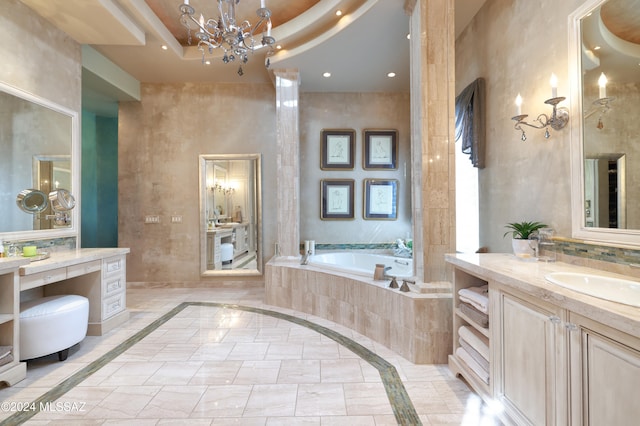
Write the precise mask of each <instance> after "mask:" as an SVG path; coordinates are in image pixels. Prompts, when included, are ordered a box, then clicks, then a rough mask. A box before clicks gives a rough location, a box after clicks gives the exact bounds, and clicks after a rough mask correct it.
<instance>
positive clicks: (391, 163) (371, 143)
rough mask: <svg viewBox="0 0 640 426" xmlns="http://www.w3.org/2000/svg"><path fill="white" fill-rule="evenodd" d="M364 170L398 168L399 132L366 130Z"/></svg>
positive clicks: (363, 158) (363, 157)
mask: <svg viewBox="0 0 640 426" xmlns="http://www.w3.org/2000/svg"><path fill="white" fill-rule="evenodd" d="M362 168H364V169H365V170H371V169H390V170H395V169H397V168H398V131H397V130H365V131H364V153H363V156H362Z"/></svg>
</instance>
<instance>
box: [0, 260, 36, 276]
mask: <svg viewBox="0 0 640 426" xmlns="http://www.w3.org/2000/svg"><path fill="white" fill-rule="evenodd" d="M28 263H29V259H25V258H23V257H2V258H0V273H3V271H8V270H11V269H14V268H18V267H20V266H22V265H27V264H28Z"/></svg>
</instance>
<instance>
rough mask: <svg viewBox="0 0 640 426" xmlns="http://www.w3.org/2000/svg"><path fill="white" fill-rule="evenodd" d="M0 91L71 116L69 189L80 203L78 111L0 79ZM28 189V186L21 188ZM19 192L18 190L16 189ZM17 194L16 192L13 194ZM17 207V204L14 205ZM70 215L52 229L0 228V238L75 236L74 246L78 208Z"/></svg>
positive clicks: (13, 239)
mask: <svg viewBox="0 0 640 426" xmlns="http://www.w3.org/2000/svg"><path fill="white" fill-rule="evenodd" d="M0 91H2V92H5V93H8V94H10V95H13V96H16V97H18V98H20V99H23V100H25V101H28V102H32V103H34V104H37V105H40V106H42V107H45V108H48V109H50V110H53V111H56V112H59V113H61V114H64V115H66V116H68V117H69V118H71V141H70V142H71V150H70V155H71V186H72V188H71V189H70V190H71V192H72V194H73V197H74V198H75V199H76V204H77V205H79V203H80V155H81V152H80V149H81V146H80V123H79V119H78V118H79V113H78V112H77V111H73V110H71V109H69V108H66V107H63V106H62V105H59V104H56V103H55V102H52V101H50V100H48V99H44V98H42V97H40V96H36V95H34V94H32V93H29V92H27V91H24V90H21V89H18V88H17V87H14V86H11V85H9V84H6V83H4V82H2V81H0ZM41 154H42V153H35V154H33V155H41ZM23 189H28V188H21V189H20V191H21V190H23ZM18 192H19V191H18ZM15 195H17V193H16V194H15ZM16 208H17V206H16ZM70 216H71V226H69V227H64V228H54V229H35V230H28V231H10V232H9V231H8V232H3V231H2V230H0V238H2V239H3V240H4V241H5V242H6V241H24V240H44V239H51V238H65V237H75V238H76V246H77V245H78V243H79V241H78V240H79V238H80V231H79V230H80V227H79V226H80V209H79V208H75V209H73V210H72V211H71V212H70Z"/></svg>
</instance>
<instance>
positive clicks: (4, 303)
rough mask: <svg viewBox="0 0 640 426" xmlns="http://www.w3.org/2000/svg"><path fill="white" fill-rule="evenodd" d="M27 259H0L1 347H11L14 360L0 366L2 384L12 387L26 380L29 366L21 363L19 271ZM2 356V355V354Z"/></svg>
mask: <svg viewBox="0 0 640 426" xmlns="http://www.w3.org/2000/svg"><path fill="white" fill-rule="evenodd" d="M27 263H29V261H28V260H27V259H16V258H3V259H0V346H3V347H11V351H12V353H11V357H12V360H11V361H8V362H5V363H3V364H2V365H0V383H2V382H4V383H6V384H7V385H8V386H11V385H13V384H15V383H17V382H19V381H20V380H22V379H24V378H25V376H26V373H27V364H25V363H24V362H20V353H19V351H20V337H19V329H20V322H19V318H20V279H19V275H18V269H19V268H20V266H21V265H24V264H27ZM0 355H2V354H0Z"/></svg>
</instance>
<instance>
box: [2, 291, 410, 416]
mask: <svg viewBox="0 0 640 426" xmlns="http://www.w3.org/2000/svg"><path fill="white" fill-rule="evenodd" d="M188 306H207V307H212V308H222V309H234V310H237V311H245V312H253V313H256V314H260V315H267V316H270V317H274V318H278V319H282V320H285V321H289V322H292V323H294V324H297V325H300V326H303V327H306V328H309V329H311V330H314V331H316V332H317V333H320V334H322V335H323V336H326V337H328V338H330V339H331V340H334V341H335V342H337V343H338V344H340V345H342V346H344V347H345V348H347V349H349V350H350V351H352V352H353V353H355V354H356V355H358V356H359V357H360V358H362V359H363V360H365V361H367V362H368V363H369V364H371V366H373V367H374V368H375V369H377V370H378V373H379V374H380V378H381V379H382V383H383V385H384V389H385V391H386V392H387V397H388V398H389V402H390V403H391V407H392V409H393V414H394V416H395V418H396V421H397V422H398V424H399V425H421V424H422V422H421V421H420V418H419V417H418V413H417V412H416V410H415V408H414V406H413V403H412V402H411V398H409V394H408V393H407V390H406V389H405V387H404V384H403V383H402V380H401V379H400V376H399V375H398V371H397V370H396V368H395V367H394V366H393V365H392V364H390V363H389V362H388V361H386V360H385V359H384V358H382V357H381V356H379V355H377V354H375V353H373V352H372V351H370V350H369V349H367V348H365V347H364V346H362V345H361V344H359V343H357V342H354V341H353V340H351V339H349V338H348V337H346V336H344V335H342V334H340V333H338V332H336V331H334V330H331V329H329V328H327V327H324V326H321V325H319V324H316V323H313V322H311V321H308V320H305V319H302V318H298V317H295V316H293V315H288V314H284V313H282V312H276V311H271V310H268V309H261V308H255V307H251V306H243V305H236V304H228V303H215V302H183V303H181V304H179V305H178V306H176V307H175V308H173V309H172V310H170V311H169V312H167V313H166V314H164V315H162V316H161V317H160V318H158V319H157V320H155V321H153V322H152V323H151V324H149V325H148V326H146V327H145V328H143V329H142V330H140V331H139V332H137V333H136V334H134V335H133V336H131V337H129V338H128V339H127V340H125V341H124V342H122V343H120V344H119V345H118V346H116V347H115V348H113V349H112V350H110V351H109V352H107V353H106V354H104V355H102V356H101V357H100V358H98V359H97V360H95V361H93V362H91V363H90V364H88V365H87V366H85V367H83V368H81V369H80V370H78V371H77V372H76V373H74V374H73V375H71V376H70V377H68V378H67V379H65V380H64V381H62V382H61V383H59V384H58V385H56V386H54V387H53V388H51V389H50V390H49V391H47V392H46V393H44V394H43V395H41V396H40V397H39V398H37V399H36V400H34V401H33V404H32V407H33V408H34V409H33V410H29V411H21V412H17V413H15V414H13V415H11V416H9V417H7V418H6V419H4V420H2V421H0V426H9V425H19V424H22V423H24V422H26V421H27V420H29V419H30V418H32V417H33V416H35V415H36V414H37V413H39V412H40V409H39V407H41V406H47V403H51V402H53V401H55V400H57V399H58V398H60V397H61V396H62V395H64V394H65V393H67V392H69V391H70V390H71V389H73V388H74V387H75V386H77V385H78V384H79V383H80V382H82V381H83V380H85V379H86V378H87V377H89V376H90V375H92V374H93V373H95V372H96V371H98V370H99V369H101V368H102V367H104V366H105V365H107V364H108V363H109V362H111V361H113V360H114V359H115V358H116V357H118V356H119V355H121V354H122V353H124V352H125V351H126V350H128V349H129V348H131V347H132V346H133V345H135V344H136V343H138V342H140V341H141V340H142V339H144V338H145V337H147V336H148V335H149V334H151V333H152V332H153V331H155V330H156V329H157V328H159V327H160V326H161V325H163V324H164V323H166V322H167V321H169V320H170V319H171V318H173V317H174V316H176V315H177V314H178V313H180V312H182V311H183V310H184V309H185V308H186V307H188Z"/></svg>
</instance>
